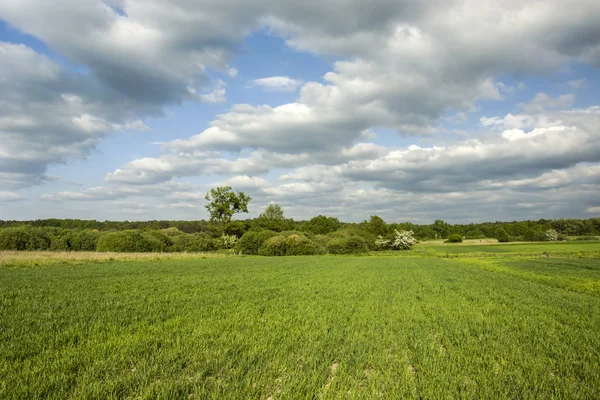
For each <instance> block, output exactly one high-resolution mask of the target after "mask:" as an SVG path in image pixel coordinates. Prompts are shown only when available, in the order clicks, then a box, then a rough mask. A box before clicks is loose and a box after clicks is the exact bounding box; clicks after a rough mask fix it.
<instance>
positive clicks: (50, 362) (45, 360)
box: [0, 243, 600, 400]
mask: <svg viewBox="0 0 600 400" xmlns="http://www.w3.org/2000/svg"><path fill="white" fill-rule="evenodd" d="M511 246H515V247H511ZM517 246H518V247H517ZM528 246H529V247H528ZM505 249H511V250H505ZM599 251H600V245H598V243H591V244H581V243H575V244H571V245H562V244H530V245H527V244H519V245H485V246H483V245H482V246H477V245H473V244H469V245H451V246H450V245H421V246H420V247H418V248H417V249H416V250H414V251H413V252H409V253H407V252H397V253H393V254H395V255H391V254H387V253H386V254H384V255H380V256H378V255H371V256H361V257H351V256H337V257H336V256H308V257H284V258H276V257H273V258H261V257H239V256H232V257H222V258H206V259H203V258H200V257H196V258H187V259H186V258H181V259H162V260H142V261H131V260H130V261H122V262H120V261H111V260H110V258H108V259H106V260H103V261H102V262H93V263H83V264H81V263H80V262H78V263H70V262H69V260H68V259H65V261H64V262H59V263H53V264H50V263H48V264H45V263H40V264H38V265H32V264H19V263H14V264H10V263H8V264H4V266H3V267H2V268H0V288H1V291H0V398H2V399H13V398H14V399H36V398H55V399H68V398H81V399H110V398H114V399H117V398H118V399H121V398H165V399H166V398H172V399H176V398H177V399H179V398H181V399H207V398H210V399H213V398H214V399H225V398H231V399H273V400H274V399H286V398H287V399H290V398H293V399H296V398H301V399H304V398H306V399H313V398H316V399H321V398H323V399H328V398H344V399H345V398H360V399H363V398H364V399H374V398H389V399H397V398H434V399H438V398H490V399H492V398H493V399H496V398H518V399H524V398H540V399H550V398H575V399H576V398H580V399H591V398H600V333H599V332H600V258H599V257H597V256H596V255H597V254H598V252H599ZM445 254H452V255H453V257H449V258H444V257H443V256H444V255H445ZM482 254H483V255H485V254H487V255H488V256H487V257H486V256H481V255H482ZM532 254H535V256H531V255H532ZM471 256H472V257H471ZM36 264H37V263H36Z"/></svg>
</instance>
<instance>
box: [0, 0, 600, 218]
mask: <svg viewBox="0 0 600 400" xmlns="http://www.w3.org/2000/svg"><path fill="white" fill-rule="evenodd" d="M566 4H567V3H566V2H564V1H558V0H556V1H549V2H546V3H544V4H539V3H537V2H527V1H525V2H517V1H515V2H506V3H503V4H502V5H498V4H496V5H494V4H486V3H481V2H477V1H465V2H463V3H456V4H453V5H452V6H448V8H447V9H444V10H441V9H439V7H438V5H437V4H436V2H427V1H424V2H422V3H420V4H413V3H412V2H406V3H404V2H398V1H387V0H377V1H375V2H369V3H368V4H367V2H362V1H351V2H349V3H348V4H347V5H345V7H340V6H339V4H337V3H336V2H333V1H332V2H327V1H325V2H306V3H305V4H301V5H299V4H297V3H295V2H287V1H277V2H275V1H270V0H260V1H252V2H240V1H237V0H225V1H220V2H216V1H214V2H213V1H211V0H206V1H202V2H194V1H187V0H178V1H176V2H174V3H173V2H166V1H162V0H151V1H147V2H138V1H129V0H110V1H99V0H85V1H77V2H73V4H72V6H71V7H65V8H60V9H59V8H58V7H56V6H53V5H52V4H49V3H47V2H43V1H40V0H26V1H17V0H7V1H5V2H3V4H2V5H0V218H1V219H36V218H51V217H57V218H86V219H87V218H90V219H101V220H103V219H115V220H147V219H198V218H206V217H207V215H206V212H205V210H204V207H203V206H204V199H203V197H204V193H206V191H207V190H208V189H210V188H211V187H214V186H216V185H224V184H227V185H231V186H233V187H234V189H239V190H243V191H245V192H246V193H248V194H250V195H251V196H252V197H253V201H252V202H251V206H250V216H255V215H257V214H258V213H260V212H261V211H262V210H264V208H265V207H266V205H267V204H269V203H277V204H280V205H281V206H282V207H283V209H284V211H285V212H286V214H287V215H288V216H290V217H294V218H310V217H312V216H314V215H317V214H325V215H333V216H336V217H338V218H340V219H341V220H345V221H361V220H364V219H367V218H368V217H369V216H370V215H373V214H377V215H380V216H382V217H383V218H385V219H386V220H388V221H414V222H419V223H430V222H432V221H433V220H435V219H439V218H442V219H445V220H448V221H452V222H471V221H488V220H521V219H538V218H561V217H573V218H589V217H594V216H598V215H600V202H598V200H597V199H598V198H600V197H599V196H598V193H599V190H598V189H600V130H599V129H598V126H599V124H600V107H599V106H600V99H599V98H598V93H600V90H599V89H600V88H599V87H598V82H600V81H599V77H600V75H599V69H598V66H600V31H599V30H598V29H597V23H596V21H595V20H594V15H598V12H599V11H600V6H599V5H598V4H597V2H594V1H583V0H582V1H581V2H580V4H578V7H572V6H570V7H567V6H566ZM565 10H566V11H565Z"/></svg>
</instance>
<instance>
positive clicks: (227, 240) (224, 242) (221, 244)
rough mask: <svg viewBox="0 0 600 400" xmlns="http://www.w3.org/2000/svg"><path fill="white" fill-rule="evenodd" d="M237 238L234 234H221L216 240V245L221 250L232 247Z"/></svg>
mask: <svg viewBox="0 0 600 400" xmlns="http://www.w3.org/2000/svg"><path fill="white" fill-rule="evenodd" d="M237 241H238V238H237V236H235V235H222V236H221V237H220V238H218V239H217V240H216V244H217V247H218V248H219V249H223V250H229V249H233V247H234V246H235V244H236V243H237Z"/></svg>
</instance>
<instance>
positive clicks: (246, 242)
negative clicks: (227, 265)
mask: <svg viewBox="0 0 600 400" xmlns="http://www.w3.org/2000/svg"><path fill="white" fill-rule="evenodd" d="M276 235H277V233H275V232H273V231H266V230H265V231H248V232H246V233H244V235H243V236H242V237H241V238H240V240H239V241H238V242H237V244H236V249H237V250H238V251H240V252H242V253H243V254H258V251H259V250H260V248H261V247H262V245H263V244H264V243H265V242H266V241H267V240H268V239H270V238H272V237H273V236H276Z"/></svg>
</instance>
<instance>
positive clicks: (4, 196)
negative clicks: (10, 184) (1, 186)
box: [0, 191, 21, 202]
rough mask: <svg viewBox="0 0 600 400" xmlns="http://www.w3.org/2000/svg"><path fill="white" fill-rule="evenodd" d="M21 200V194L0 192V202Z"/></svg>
mask: <svg viewBox="0 0 600 400" xmlns="http://www.w3.org/2000/svg"><path fill="white" fill-rule="evenodd" d="M17 200H21V196H19V195H18V194H17V193H14V192H6V191H2V192H0V202H5V201H6V202H8V201H17Z"/></svg>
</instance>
